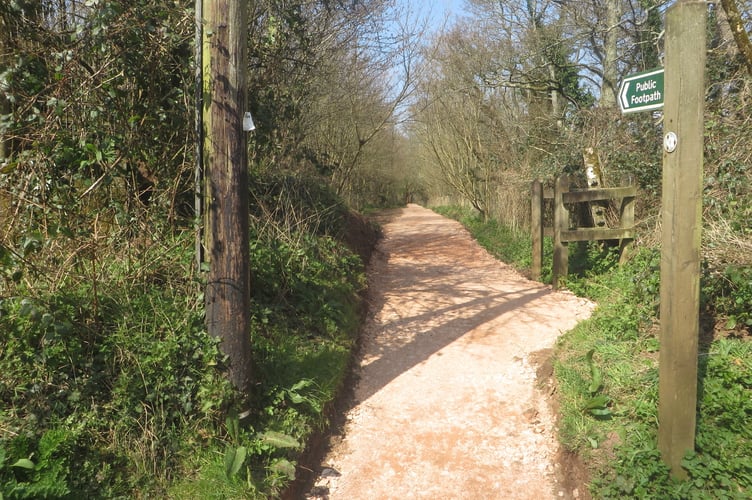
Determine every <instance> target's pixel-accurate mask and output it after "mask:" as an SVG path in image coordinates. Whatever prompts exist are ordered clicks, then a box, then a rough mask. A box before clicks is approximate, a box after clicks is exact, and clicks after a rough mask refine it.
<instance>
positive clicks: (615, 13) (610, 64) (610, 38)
mask: <svg viewBox="0 0 752 500" xmlns="http://www.w3.org/2000/svg"><path fill="white" fill-rule="evenodd" d="M619 19H621V3H620V1H619V0H606V36H605V56H604V59H603V82H602V83H601V99H600V106H601V107H603V108H611V107H615V106H616V93H617V92H618V85H619V82H618V79H619V74H618V71H617V66H616V62H617V57H618V53H617V50H616V48H617V44H618V41H619V31H618V26H619Z"/></svg>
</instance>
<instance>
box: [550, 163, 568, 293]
mask: <svg viewBox="0 0 752 500" xmlns="http://www.w3.org/2000/svg"><path fill="white" fill-rule="evenodd" d="M566 192H569V177H567V176H566V175H560V176H559V177H557V178H556V185H555V186H554V264H553V276H552V277H551V284H552V286H553V289H554V290H558V289H559V279H561V278H566V276H567V273H568V272H569V249H568V248H567V243H566V242H565V241H562V240H561V232H562V231H566V230H568V229H569V210H567V209H566V207H565V206H564V193H566Z"/></svg>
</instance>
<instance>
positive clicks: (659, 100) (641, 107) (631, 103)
mask: <svg viewBox="0 0 752 500" xmlns="http://www.w3.org/2000/svg"><path fill="white" fill-rule="evenodd" d="M619 107H620V108H621V112H622V113H635V112H637V111H650V110H653V109H659V108H662V107H663V68H658V69H652V70H650V71H645V72H643V73H635V74H634V75H629V76H628V77H626V78H624V81H623V82H621V87H620V88H619Z"/></svg>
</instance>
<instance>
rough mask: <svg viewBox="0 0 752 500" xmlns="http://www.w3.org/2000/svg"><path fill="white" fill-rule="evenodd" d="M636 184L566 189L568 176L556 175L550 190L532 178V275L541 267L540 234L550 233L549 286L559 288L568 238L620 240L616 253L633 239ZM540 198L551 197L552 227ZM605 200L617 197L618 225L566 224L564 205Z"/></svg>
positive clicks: (564, 273) (565, 269)
mask: <svg viewBox="0 0 752 500" xmlns="http://www.w3.org/2000/svg"><path fill="white" fill-rule="evenodd" d="M636 195H637V188H636V187H635V186H633V185H631V181H630V183H629V185H627V186H622V187H615V188H596V189H582V190H574V189H572V190H570V188H569V177H568V176H564V175H563V176H560V177H558V178H557V179H556V184H555V185H554V189H553V191H551V190H549V189H545V190H544V188H543V183H542V182H541V181H540V180H539V179H536V180H535V181H533V185H532V212H531V216H532V218H531V224H530V226H531V230H532V239H533V262H532V270H531V274H532V278H533V279H534V280H540V276H541V269H542V267H543V238H544V236H553V238H554V258H553V273H552V274H553V276H552V278H551V283H552V285H553V289H554V290H557V289H558V288H559V285H560V283H559V281H560V279H561V278H565V277H566V276H567V272H568V270H569V248H568V243H569V242H571V241H600V240H620V250H619V251H620V254H621V255H623V253H624V249H625V248H626V247H627V245H629V244H630V243H631V242H632V240H633V239H634V201H635V196H636ZM544 200H553V204H554V222H553V227H546V226H545V224H544V222H543V213H544V210H543V203H544ZM607 200H617V201H618V202H620V203H619V205H620V206H619V227H616V228H606V227H582V228H572V227H571V225H570V217H569V209H568V208H567V205H571V204H574V203H599V202H600V203H602V202H604V201H607Z"/></svg>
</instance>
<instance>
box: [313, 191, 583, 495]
mask: <svg viewBox="0 0 752 500" xmlns="http://www.w3.org/2000/svg"><path fill="white" fill-rule="evenodd" d="M382 225H383V230H384V238H383V239H382V241H381V242H380V243H379V246H378V248H377V251H376V253H375V254H374V256H373V258H372V261H371V267H370V271H369V280H370V281H369V282H370V305H369V306H370V309H369V310H370V313H369V317H368V320H367V324H366V325H365V327H364V331H363V339H362V349H361V352H360V357H359V367H358V369H357V385H356V387H355V389H354V401H353V402H352V405H351V409H350V411H349V412H348V414H347V415H346V423H345V425H344V427H343V433H342V435H341V436H335V437H333V438H332V442H331V444H330V451H329V453H328V454H327V455H326V456H325V457H324V460H323V462H322V464H321V468H320V471H319V472H320V475H319V478H318V480H317V482H316V486H315V487H314V489H313V490H311V492H310V493H309V494H308V496H307V498H312V499H313V498H319V499H322V498H329V499H333V500H334V499H342V500H361V499H362V500H371V499H379V500H381V499H400V500H403V499H412V498H415V499H418V498H425V499H473V500H476V499H536V500H543V499H547V498H572V497H577V496H578V492H573V491H567V488H566V487H565V486H564V485H563V484H561V483H559V482H558V481H557V478H556V471H555V469H556V464H555V457H556V453H557V450H558V444H557V440H556V431H555V422H554V419H553V415H552V411H551V409H550V408H549V406H548V402H547V401H546V397H548V394H544V391H543V390H541V389H540V388H539V387H538V385H537V384H536V363H538V362H539V360H540V358H541V354H540V353H541V351H544V352H545V350H546V349H550V348H551V347H552V346H553V344H554V342H555V340H556V338H557V336H558V335H559V334H561V333H562V332H564V331H567V330H569V329H571V328H572V327H573V326H574V325H575V324H576V323H577V322H578V321H579V320H582V319H584V318H586V317H587V316H588V315H589V314H590V311H591V309H592V305H591V304H590V303H588V302H586V301H584V300H582V299H579V298H576V297H574V296H573V295H571V294H566V293H557V292H552V291H551V290H550V288H549V287H546V286H543V285H541V284H539V283H536V282H532V281H529V280H527V279H525V278H524V277H522V276H520V275H519V274H518V273H516V272H515V271H514V270H513V269H512V268H511V267H508V266H507V265H505V264H503V263H501V262H499V261H497V260H495V259H494V258H493V257H491V256H490V255H489V254H488V253H487V252H486V251H485V250H483V249H482V248H481V247H480V246H479V245H478V244H477V243H475V241H474V240H473V239H472V238H471V236H470V235H469V234H468V233H467V231H466V230H465V229H464V228H463V227H462V226H461V225H460V224H459V223H457V222H454V221H452V220H449V219H446V218H444V217H441V216H439V215H437V214H435V213H434V212H432V211H430V210H427V209H424V208H422V207H419V206H417V205H409V206H408V207H407V208H405V209H400V210H398V211H395V212H391V213H390V214H388V217H387V218H385V219H384V220H383V221H382ZM570 489H571V488H570Z"/></svg>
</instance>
